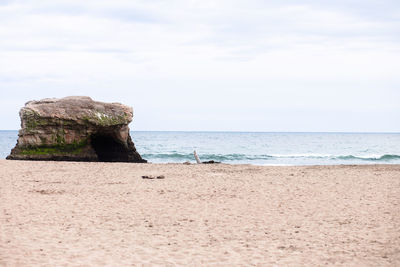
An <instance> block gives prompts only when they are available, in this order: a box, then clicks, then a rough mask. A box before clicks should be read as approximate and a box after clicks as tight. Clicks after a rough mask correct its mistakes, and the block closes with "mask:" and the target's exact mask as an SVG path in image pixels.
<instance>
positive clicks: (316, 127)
mask: <svg viewBox="0 0 400 267" xmlns="http://www.w3.org/2000/svg"><path fill="white" fill-rule="evenodd" d="M0 93H1V95H0V129H18V128H19V127H20V121H19V117H18V111H19V109H20V108H21V107H22V106H23V105H24V103H25V102H27V101H28V100H33V99H36V100H39V99H42V98H47V97H63V96H69V95H87V96H91V97H92V98H93V99H95V100H99V101H106V102H121V103H123V104H127V105H129V106H133V108H134V114H135V115H134V120H133V123H131V125H130V127H131V129H132V130H204V131H208V130H211V131H219V130H224V131H395V132H399V131H400V1H398V0H393V1H386V0H376V1H375V0H360V1H353V0H335V1H321V0H318V1H311V0H310V1H295V0H293V1H290V0H289V1H261V0H260V1H256V0H242V1H237V0H227V1H225V0H218V1H216V0H212V1H209V0H199V1H194V0H192V1H191V0H185V1H183V0H182V1H178V0H168V1H157V0H143V1H135V0H126V1H125V0H113V1H99V0H93V1H90V0H89V1H71V0H65V1H55V0H49V1H45V0H40V1H4V0H0Z"/></svg>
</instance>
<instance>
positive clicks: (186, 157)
mask: <svg viewBox="0 0 400 267" xmlns="http://www.w3.org/2000/svg"><path fill="white" fill-rule="evenodd" d="M142 156H143V157H144V158H145V159H148V160H150V161H151V160H158V161H163V160H165V161H172V162H180V161H192V160H194V157H193V153H155V154H152V153H148V154H143V155H142ZM199 156H200V158H201V159H202V160H204V161H208V160H214V161H221V162H229V161H252V160H265V161H268V160H276V159H285V158H286V159H296V158H297V159H307V158H309V159H326V160H345V161H347V160H362V161H391V160H399V159H400V155H391V154H384V155H365V156H362V155H329V154H313V153H310V154H287V155H285V154H271V155H268V154H261V155H248V154H199Z"/></svg>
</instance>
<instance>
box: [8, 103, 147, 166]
mask: <svg viewBox="0 0 400 267" xmlns="http://www.w3.org/2000/svg"><path fill="white" fill-rule="evenodd" d="M19 116H20V117H21V130H20V131H19V133H18V141H17V144H16V146H15V147H14V148H13V149H12V150H11V154H10V155H9V156H8V157H7V159H16V160H68V161H113V162H146V160H144V159H142V157H141V156H140V155H139V153H138V152H137V151H136V149H135V146H134V144H133V142H132V139H131V136H130V134H129V127H128V124H129V123H130V122H131V121H132V117H133V111H132V108H131V107H128V106H125V105H122V104H119V103H102V102H97V101H93V100H92V99H91V98H90V97H84V96H71V97H65V98H61V99H55V98H51V99H43V100H40V101H30V102H27V103H26V104H25V107H23V108H22V109H21V110H20V112H19Z"/></svg>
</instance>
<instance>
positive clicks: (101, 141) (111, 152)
mask: <svg viewBox="0 0 400 267" xmlns="http://www.w3.org/2000/svg"><path fill="white" fill-rule="evenodd" d="M91 145H92V147H93V149H94V151H95V152H96V154H97V157H98V159H99V161H104V162H121V161H122V162H126V161H128V149H127V148H126V147H125V146H124V145H123V144H121V143H120V142H118V141H117V140H115V138H113V137H112V136H111V135H105V134H95V135H92V137H91Z"/></svg>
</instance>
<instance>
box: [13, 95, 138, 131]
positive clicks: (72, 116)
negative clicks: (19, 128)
mask: <svg viewBox="0 0 400 267" xmlns="http://www.w3.org/2000/svg"><path fill="white" fill-rule="evenodd" d="M20 115H21V118H23V117H24V116H29V115H35V116H38V117H42V118H59V119H65V120H73V121H87V122H90V123H92V124H102V125H104V124H106V125H117V124H129V123H130V122H131V121H132V117H133V110H132V108H131V107H128V106H125V105H122V104H120V103H104V102H98V101H94V100H93V99H91V98H90V97H87V96H69V97H64V98H59V99H58V98H46V99H42V100H39V101H29V102H27V103H26V104H25V107H23V108H22V109H21V112H20Z"/></svg>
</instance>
